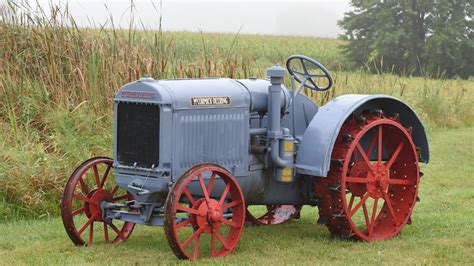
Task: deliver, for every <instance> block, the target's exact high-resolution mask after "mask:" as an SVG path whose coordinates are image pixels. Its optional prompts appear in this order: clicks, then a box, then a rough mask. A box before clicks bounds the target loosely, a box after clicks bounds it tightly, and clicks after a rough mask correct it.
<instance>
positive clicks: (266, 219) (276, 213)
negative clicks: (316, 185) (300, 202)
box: [245, 205, 301, 225]
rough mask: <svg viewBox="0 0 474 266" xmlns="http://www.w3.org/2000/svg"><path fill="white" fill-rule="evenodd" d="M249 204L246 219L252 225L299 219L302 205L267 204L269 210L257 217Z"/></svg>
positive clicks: (273, 223)
mask: <svg viewBox="0 0 474 266" xmlns="http://www.w3.org/2000/svg"><path fill="white" fill-rule="evenodd" d="M248 208H249V206H247V209H246V211H245V212H246V213H245V219H246V221H247V222H249V223H250V224H252V225H277V224H283V223H286V222H288V221H290V220H292V219H297V218H298V217H299V215H300V211H301V206H297V205H266V208H267V212H266V213H264V214H263V215H260V216H259V217H258V218H256V217H255V216H254V215H253V214H252V213H251V212H250V210H249V209H248Z"/></svg>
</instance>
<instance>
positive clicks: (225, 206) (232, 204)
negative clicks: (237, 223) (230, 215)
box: [222, 200, 242, 209]
mask: <svg viewBox="0 0 474 266" xmlns="http://www.w3.org/2000/svg"><path fill="white" fill-rule="evenodd" d="M241 203H242V201H241V200H234V201H232V202H229V203H227V204H224V205H222V209H229V208H232V207H235V206H237V205H239V204H241Z"/></svg>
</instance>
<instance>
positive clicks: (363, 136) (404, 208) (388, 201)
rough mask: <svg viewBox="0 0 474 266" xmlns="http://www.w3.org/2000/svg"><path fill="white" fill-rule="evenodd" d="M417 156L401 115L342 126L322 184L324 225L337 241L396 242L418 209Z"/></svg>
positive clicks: (318, 185) (373, 117)
mask: <svg viewBox="0 0 474 266" xmlns="http://www.w3.org/2000/svg"><path fill="white" fill-rule="evenodd" d="M419 173H420V172H419V166H418V154H417V151H416V147H415V145H414V143H413V140H412V137H411V132H410V130H409V129H406V128H404V127H403V126H402V125H401V124H400V122H399V121H398V115H395V116H393V117H385V116H384V115H383V113H382V112H381V111H378V110H375V111H372V112H370V113H369V114H367V113H366V114H364V115H362V116H360V117H358V118H355V117H351V118H350V119H348V120H347V121H346V122H345V124H344V125H343V127H342V129H341V131H340V134H339V136H338V138H337V139H336V143H335V145H334V150H333V152H332V161H331V169H330V171H329V173H328V176H327V177H326V178H318V181H317V182H316V184H315V191H316V194H317V195H319V196H320V200H321V204H319V212H320V220H323V221H324V222H325V224H326V225H327V227H328V228H329V231H330V232H331V234H332V235H333V236H336V237H343V238H354V239H360V240H365V241H373V240H383V239H388V238H391V237H393V236H396V235H397V234H399V233H400V231H401V230H402V228H403V227H404V226H405V224H407V223H409V222H410V217H411V214H412V212H413V208H414V207H415V203H416V199H417V194H418V184H419V178H420V174H419Z"/></svg>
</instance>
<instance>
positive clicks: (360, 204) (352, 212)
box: [350, 193, 369, 217]
mask: <svg viewBox="0 0 474 266" xmlns="http://www.w3.org/2000/svg"><path fill="white" fill-rule="evenodd" d="M368 198H369V193H366V194H365V195H364V197H362V199H361V200H360V201H359V203H357V205H356V206H355V207H354V209H352V211H350V216H351V217H352V216H354V214H355V213H356V212H357V211H358V210H359V208H360V207H361V206H362V204H364V203H365V202H366V201H367V199H368Z"/></svg>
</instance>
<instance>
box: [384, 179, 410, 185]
mask: <svg viewBox="0 0 474 266" xmlns="http://www.w3.org/2000/svg"><path fill="white" fill-rule="evenodd" d="M388 182H389V183H390V184H393V185H414V184H415V183H414V182H412V181H410V180H408V179H398V178H390V179H389V180H388Z"/></svg>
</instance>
